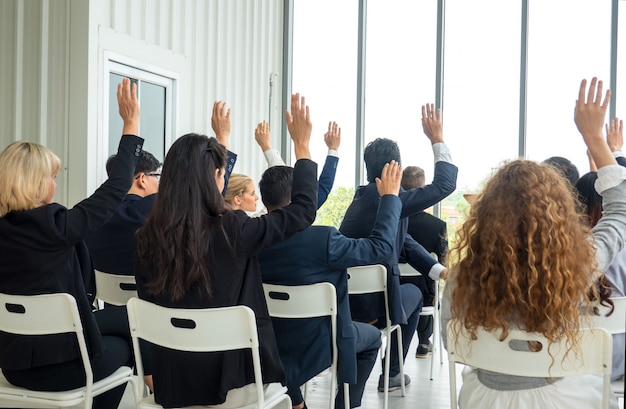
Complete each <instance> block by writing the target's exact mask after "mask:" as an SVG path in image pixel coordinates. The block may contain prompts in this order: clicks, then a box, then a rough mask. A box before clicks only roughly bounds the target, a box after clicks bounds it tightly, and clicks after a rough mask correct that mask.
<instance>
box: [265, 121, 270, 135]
mask: <svg viewBox="0 0 626 409" xmlns="http://www.w3.org/2000/svg"><path fill="white" fill-rule="evenodd" d="M269 130H270V124H269V123H268V122H265V121H263V132H265V133H267V132H269Z"/></svg>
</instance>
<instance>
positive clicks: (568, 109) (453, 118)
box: [292, 0, 626, 230]
mask: <svg viewBox="0 0 626 409" xmlns="http://www.w3.org/2000/svg"><path fill="white" fill-rule="evenodd" d="M292 4H293V7H294V21H293V27H294V28H293V47H294V52H293V84H292V85H293V90H294V91H301V92H303V93H305V95H306V96H307V98H309V99H308V101H309V102H310V103H311V107H312V109H313V115H314V120H315V123H314V127H315V129H314V132H315V138H320V140H321V135H322V134H323V132H324V130H325V127H326V124H327V121H328V120H330V119H335V120H338V121H339V122H340V124H341V126H342V128H343V130H344V132H343V140H342V147H341V162H340V166H339V168H338V171H337V181H336V183H335V186H336V189H339V188H341V187H345V188H346V189H353V188H354V179H355V178H354V175H355V173H354V172H355V171H360V169H361V167H362V163H361V162H353V160H354V159H355V156H356V155H355V154H354V152H360V151H361V149H362V147H363V146H361V143H362V142H361V141H363V144H367V143H368V142H370V141H371V140H373V139H375V138H377V137H386V138H390V139H394V140H396V141H398V143H399V145H400V148H401V152H402V157H403V164H404V165H417V166H420V167H422V168H424V170H425V171H426V177H427V180H430V179H432V169H433V163H432V150H431V149H430V146H429V144H428V140H427V139H426V137H425V136H424V135H423V133H422V130H421V122H420V117H421V112H420V111H421V109H420V107H421V105H422V104H424V103H428V102H436V101H441V104H442V107H443V115H444V139H445V140H446V142H447V144H448V145H449V146H450V149H451V151H452V157H453V160H454V162H455V164H457V165H458V167H459V176H458V183H457V188H458V189H457V193H456V194H454V195H451V196H450V197H449V198H448V199H446V200H445V201H444V203H442V208H441V215H442V217H443V218H444V219H445V218H449V219H450V220H452V219H453V218H454V219H456V220H458V221H459V223H461V222H462V221H463V216H464V211H465V210H466V208H467V203H465V202H464V200H463V199H462V193H466V192H477V191H479V190H480V188H481V186H482V184H483V182H484V181H485V179H486V178H488V177H489V176H490V175H491V174H492V173H493V172H494V170H495V169H497V168H498V167H499V166H500V165H501V164H502V162H503V161H506V160H511V159H516V158H518V157H519V156H520V155H523V156H525V157H526V158H529V159H533V160H537V161H542V160H544V159H546V158H548V157H550V156H564V157H566V158H568V159H570V160H572V161H573V162H574V163H575V164H576V165H577V166H578V168H579V171H580V173H581V174H583V173H585V172H586V171H587V170H588V161H587V157H586V150H585V147H584V144H583V142H582V138H581V136H580V134H579V133H578V131H577V129H576V126H575V125H574V122H573V108H574V102H575V100H576V97H577V91H578V86H579V84H580V81H581V79H582V78H588V79H589V78H591V77H593V76H597V77H599V78H601V79H603V80H604V82H605V84H606V87H609V86H610V85H611V78H610V73H611V21H612V20H611V17H612V16H611V13H612V4H613V1H611V0H603V1H597V0H510V1H501V0H476V1H466V0H445V1H444V0H420V1H415V0H352V1H341V2H337V1H332V0H330V1H329V0H325V1H316V0H298V1H293V3H292ZM619 4H620V5H623V2H620V3H619ZM359 6H361V7H363V8H364V9H365V12H364V13H359V10H360V9H359ZM620 8H621V9H622V11H624V7H620ZM623 14H624V16H621V17H619V20H618V21H619V22H620V23H624V22H625V21H626V20H625V19H626V12H624V13H623ZM363 16H364V18H363V21H361V24H359V21H358V19H359V18H362V17H363ZM439 18H442V20H441V23H442V24H441V27H444V28H443V31H442V35H441V37H440V38H439V35H438V31H437V30H438V19H439ZM525 23H527V24H525ZM618 25H619V24H618ZM621 25H622V26H624V24H621ZM359 27H364V30H363V32H362V35H361V36H359ZM618 38H619V39H626V35H624V34H623V33H618ZM439 40H442V41H439ZM625 41H626V40H625ZM622 43H623V44H626V42H624V41H622ZM360 44H364V46H363V47H362V50H363V52H364V53H365V60H364V61H365V64H364V65H363V66H360V65H359V64H360V61H359V59H358V56H359V54H358V52H359V45H360ZM439 46H441V48H438V47H439ZM523 47H526V48H523ZM617 48H618V51H619V49H620V48H621V49H624V50H626V46H624V45H622V46H621V47H620V46H619V45H618V47H617ZM440 55H442V56H443V58H439V56H440ZM522 56H524V57H525V58H526V59H525V60H523V59H522ZM522 61H525V64H522ZM619 63H620V61H619V60H618V67H619ZM622 65H623V64H622ZM441 67H442V71H438V69H439V68H441ZM360 72H363V73H364V78H365V81H363V82H361V81H359V78H358V73H360ZM438 72H441V73H442V75H437V74H438ZM617 72H618V73H619V70H618V71H617ZM438 81H440V82H438ZM361 84H364V85H363V88H362V89H360V87H361V86H362V85H361ZM617 84H618V85H617V89H615V90H614V92H616V96H617V116H620V115H621V116H624V117H625V118H626V114H623V113H620V109H619V107H620V105H619V104H620V102H622V104H621V106H626V102H623V101H626V99H625V98H626V97H624V96H622V95H621V94H626V86H625V85H621V86H620V85H619V84H621V82H620V78H619V76H618V77H617ZM621 89H624V90H625V91H624V92H620V90H621ZM359 91H360V92H362V93H363V95H364V96H365V98H364V103H363V104H361V101H360V99H359V98H358V95H359ZM320 113H321V117H320ZM360 116H362V117H363V123H364V128H363V130H362V135H357V134H356V132H358V128H357V127H356V125H355V124H356V119H357V118H358V117H360ZM608 119H609V117H608V115H607V121H608ZM315 143H318V142H315ZM320 145H321V144H320V143H318V148H315V157H316V159H318V160H321V158H322V157H323V152H324V151H325V147H324V146H323V145H321V147H322V148H319V146H320ZM356 160H357V161H359V160H360V158H356ZM355 169H356V170H355ZM363 174H364V172H363ZM364 181H365V180H364V177H363V180H362V182H364ZM343 193H345V192H343ZM345 196H348V194H345ZM342 200H344V199H342ZM325 211H326V210H325V208H324V207H322V209H321V211H320V214H321V215H324V212H325ZM335 218H336V217H335ZM329 220H330V219H325V220H323V221H322V222H325V223H331V224H336V223H332V222H329ZM333 220H334V219H333ZM340 220H341V218H340V217H339V221H340ZM319 221H320V220H319V219H318V222H319ZM452 230H454V229H452Z"/></svg>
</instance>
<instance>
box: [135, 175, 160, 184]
mask: <svg viewBox="0 0 626 409" xmlns="http://www.w3.org/2000/svg"><path fill="white" fill-rule="evenodd" d="M144 175H146V176H153V177H155V178H156V180H157V182H159V181H160V180H161V174H160V173H144ZM139 176H141V174H139V175H137V176H135V179H139Z"/></svg>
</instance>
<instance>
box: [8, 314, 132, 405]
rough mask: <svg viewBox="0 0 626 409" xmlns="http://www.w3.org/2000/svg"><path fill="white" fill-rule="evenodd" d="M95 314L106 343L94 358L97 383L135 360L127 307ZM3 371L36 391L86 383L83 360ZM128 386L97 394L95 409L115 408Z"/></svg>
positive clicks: (25, 386)
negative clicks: (100, 352)
mask: <svg viewBox="0 0 626 409" xmlns="http://www.w3.org/2000/svg"><path fill="white" fill-rule="evenodd" d="M94 314H95V317H96V321H97V322H98V327H99V328H100V333H101V334H102V339H103V341H104V344H105V348H104V350H103V351H102V354H100V355H98V356H96V357H92V358H91V370H92V371H93V379H94V382H95V381H98V380H100V379H103V378H105V377H107V376H109V375H110V374H112V373H113V372H115V371H116V370H117V369H118V368H119V367H120V366H133V359H132V352H131V351H132V348H131V341H130V331H129V328H128V316H127V314H126V307H117V308H108V309H105V310H102V311H96V312H95V313H94ZM3 373H4V375H5V377H6V378H7V380H8V381H9V382H10V383H12V384H13V385H16V386H21V387H24V388H28V389H32V390H37V391H50V392H51V391H66V390H70V389H74V388H79V387H81V386H85V370H84V368H83V364H82V361H80V360H74V361H70V362H63V363H60V364H55V365H46V366H40V367H35V368H29V369H25V370H19V371H3ZM125 388H126V385H125V384H124V385H120V386H118V387H116V388H114V389H112V390H110V391H108V392H105V393H103V394H101V395H98V396H96V397H95V398H94V400H93V407H94V409H116V408H117V407H118V406H119V403H120V401H121V400H122V395H124V390H125Z"/></svg>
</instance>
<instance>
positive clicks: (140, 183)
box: [133, 173, 146, 189]
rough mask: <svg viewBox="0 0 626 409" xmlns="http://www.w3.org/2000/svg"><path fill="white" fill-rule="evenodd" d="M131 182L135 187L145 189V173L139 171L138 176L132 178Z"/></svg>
mask: <svg viewBox="0 0 626 409" xmlns="http://www.w3.org/2000/svg"><path fill="white" fill-rule="evenodd" d="M133 183H134V184H135V188H137V189H145V187H146V174H145V173H140V174H139V176H138V177H137V178H136V179H135V180H133Z"/></svg>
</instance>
